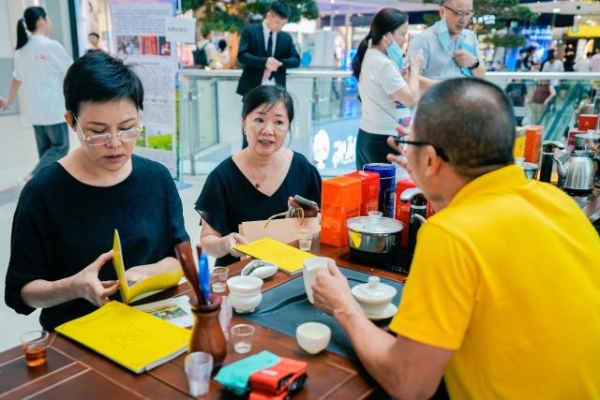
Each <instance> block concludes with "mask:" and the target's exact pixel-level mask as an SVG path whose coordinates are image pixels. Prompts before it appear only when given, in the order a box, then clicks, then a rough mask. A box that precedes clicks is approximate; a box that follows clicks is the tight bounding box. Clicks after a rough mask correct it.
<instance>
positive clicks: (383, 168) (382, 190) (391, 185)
mask: <svg viewBox="0 0 600 400" xmlns="http://www.w3.org/2000/svg"><path fill="white" fill-rule="evenodd" d="M363 170H364V171H370V172H377V173H378V174H379V211H381V212H382V213H383V216H384V217H389V218H394V217H395V210H396V207H395V202H396V166H395V165H394V164H386V163H371V164H365V165H364V166H363Z"/></svg>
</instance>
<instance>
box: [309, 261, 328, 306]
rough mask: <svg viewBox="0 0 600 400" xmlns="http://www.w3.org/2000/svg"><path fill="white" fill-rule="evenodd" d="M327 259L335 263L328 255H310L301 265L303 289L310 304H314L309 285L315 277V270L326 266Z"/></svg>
mask: <svg viewBox="0 0 600 400" xmlns="http://www.w3.org/2000/svg"><path fill="white" fill-rule="evenodd" d="M329 261H331V262H333V263H335V261H334V260H333V259H331V258H328V257H311V258H308V259H306V260H304V264H303V266H302V275H303V279H304V290H305V291H306V297H308V301H310V303H311V304H315V300H314V299H313V291H312V288H311V285H312V283H313V281H314V280H315V277H316V270H317V269H318V268H327V264H328V263H329Z"/></svg>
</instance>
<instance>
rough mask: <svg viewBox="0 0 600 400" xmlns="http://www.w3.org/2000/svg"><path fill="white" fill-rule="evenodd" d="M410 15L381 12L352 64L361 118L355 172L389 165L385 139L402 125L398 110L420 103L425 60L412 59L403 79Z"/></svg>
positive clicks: (388, 10) (383, 10) (415, 57)
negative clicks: (365, 167) (377, 165)
mask: <svg viewBox="0 0 600 400" xmlns="http://www.w3.org/2000/svg"><path fill="white" fill-rule="evenodd" d="M407 31H408V15H406V14H405V13H403V12H401V11H399V10H396V9H394V8H384V9H382V10H381V11H379V12H378V13H377V14H376V15H375V17H374V18H373V21H372V22H371V27H370V29H369V33H368V34H367V36H366V37H365V38H364V39H363V40H362V41H361V42H360V44H359V46H358V50H357V52H356V56H355V57H354V60H353V62H352V71H353V75H354V76H355V77H356V78H357V79H358V93H359V96H360V101H361V112H362V118H361V121H360V127H359V130H358V136H357V139H356V169H359V170H362V169H363V166H364V165H365V164H368V163H382V162H386V155H387V154H388V153H389V150H390V149H389V147H388V145H387V144H386V139H387V137H388V136H390V135H394V134H395V132H396V131H395V129H396V126H398V124H399V119H400V113H399V110H398V106H399V105H400V104H401V105H404V106H406V107H412V106H415V105H416V104H417V101H418V100H419V72H420V71H421V63H422V61H423V57H422V55H421V54H418V55H416V56H414V57H411V59H410V70H409V72H408V82H407V81H406V80H405V79H404V77H403V76H402V73H401V70H402V69H403V68H404V67H405V65H404V51H403V50H402V46H403V45H404V44H405V43H406V33H407Z"/></svg>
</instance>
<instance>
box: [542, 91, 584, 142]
mask: <svg viewBox="0 0 600 400" xmlns="http://www.w3.org/2000/svg"><path fill="white" fill-rule="evenodd" d="M590 89H591V86H590V84H589V83H586V82H583V81H574V82H571V83H570V85H569V87H568V88H567V89H566V91H567V92H566V94H564V93H560V91H563V92H564V91H565V89H564V88H561V89H560V91H559V93H558V94H557V96H556V100H555V101H554V102H553V103H552V105H551V107H548V109H547V110H546V111H545V112H544V114H543V115H542V118H541V121H540V125H544V126H545V127H546V128H545V132H544V139H543V140H559V141H563V142H564V141H565V140H566V136H567V133H568V132H569V129H571V128H573V127H574V124H575V123H576V121H575V119H574V118H573V114H574V113H575V111H576V110H577V108H578V107H579V105H580V104H581V101H582V100H583V99H585V98H589V93H590Z"/></svg>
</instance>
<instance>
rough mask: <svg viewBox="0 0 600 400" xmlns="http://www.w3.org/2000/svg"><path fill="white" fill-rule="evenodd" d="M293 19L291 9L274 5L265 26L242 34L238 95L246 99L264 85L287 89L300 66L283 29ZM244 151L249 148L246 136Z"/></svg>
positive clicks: (277, 0)
mask: <svg viewBox="0 0 600 400" xmlns="http://www.w3.org/2000/svg"><path fill="white" fill-rule="evenodd" d="M289 16H290V7H289V6H288V5H287V4H286V3H285V2H283V1H281V0H275V1H273V2H272V3H271V6H270V9H269V11H268V12H267V15H266V16H265V19H264V20H263V22H262V23H259V24H252V25H249V26H247V27H245V28H244V29H243V30H242V35H241V39H240V47H239V50H238V61H239V62H240V63H241V64H242V66H243V71H242V76H241V77H240V80H239V82H238V87H237V91H236V92H237V93H238V94H239V95H241V96H242V101H243V98H244V97H245V96H246V93H248V92H249V91H250V90H252V89H254V88H255V87H257V86H261V85H279V86H281V87H284V88H285V72H286V70H287V69H288V68H298V67H299V66H300V54H298V51H297V50H296V47H295V46H294V42H293V41H292V37H291V36H290V35H289V33H287V32H283V31H282V30H281V29H282V28H283V26H284V25H285V24H286V23H287V21H288V18H289ZM243 141H244V146H243V147H244V148H245V147H246V146H247V145H248V143H247V141H246V137H245V136H243Z"/></svg>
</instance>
